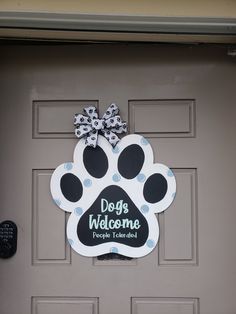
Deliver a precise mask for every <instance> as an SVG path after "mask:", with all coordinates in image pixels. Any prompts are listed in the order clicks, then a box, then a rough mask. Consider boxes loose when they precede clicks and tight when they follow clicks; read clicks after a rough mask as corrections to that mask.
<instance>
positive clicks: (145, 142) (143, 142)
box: [140, 137, 149, 145]
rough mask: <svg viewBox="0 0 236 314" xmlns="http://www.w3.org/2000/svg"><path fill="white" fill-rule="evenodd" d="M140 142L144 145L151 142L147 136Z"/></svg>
mask: <svg viewBox="0 0 236 314" xmlns="http://www.w3.org/2000/svg"><path fill="white" fill-rule="evenodd" d="M140 142H141V144H142V145H148V144H149V142H148V140H147V139H146V138H145V137H142V138H141V141H140Z"/></svg>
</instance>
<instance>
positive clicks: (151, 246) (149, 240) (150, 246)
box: [146, 239, 155, 248]
mask: <svg viewBox="0 0 236 314" xmlns="http://www.w3.org/2000/svg"><path fill="white" fill-rule="evenodd" d="M146 245H147V246H148V247H149V248H153V247H154V246H155V242H154V241H153V240H152V239H148V240H147V242H146Z"/></svg>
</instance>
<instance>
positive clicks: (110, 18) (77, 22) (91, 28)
mask: <svg viewBox="0 0 236 314" xmlns="http://www.w3.org/2000/svg"><path fill="white" fill-rule="evenodd" d="M27 31H28V34H30V33H32V34H31V38H34V36H35V38H41V39H43V38H44V36H45V39H46V38H48V37H50V36H49V34H50V32H51V33H56V34H57V35H59V36H56V34H55V35H54V36H55V39H58V40H59V39H60V34H61V39H66V38H68V40H69V39H70V38H71V37H74V39H75V40H76V36H71V34H75V33H76V34H77V35H78V38H77V39H78V40H79V39H80V36H79V34H83V36H82V37H83V38H82V40H86V34H87V39H88V40H90V39H91V34H97V39H98V40H99V38H100V37H101V40H106V38H108V39H109V38H110V39H111V40H112V38H113V35H114V36H115V35H117V34H120V36H119V38H120V40H122V35H123V38H124V40H127V39H126V37H127V34H130V35H131V34H133V35H134V37H135V38H136V37H137V35H138V38H141V40H142V38H143V40H142V41H152V37H154V38H153V39H155V36H156V40H154V41H158V40H160V41H161V38H162V37H163V39H165V38H167V39H168V38H169V41H171V38H175V37H176V35H182V36H183V40H182V41H185V39H186V38H190V40H191V38H192V39H193V41H198V39H197V38H202V37H203V38H205V37H206V36H208V37H209V42H212V40H213V39H214V38H215V39H216V42H217V38H221V39H223V38H225V39H226V42H231V43H235V42H236V19H232V18H231V19H227V18H200V17H199V18H198V17H191V18H190V17H154V16H127V15H125V16H123V15H91V14H63V13H35V12H0V37H1V38H12V37H14V36H15V38H23V39H24V38H27ZM14 34H15V35H14ZM33 34H35V35H33ZM38 34H41V37H40V36H38ZM66 34H67V36H68V37H66V36H65V35H66ZM99 34H103V36H100V37H99ZM104 34H106V36H104ZM154 35H155V36H154ZM160 35H161V36H160ZM37 36H38V37H37ZM145 36H146V38H147V40H145ZM28 37H29V36H28ZM95 37H96V36H95ZM114 38H115V39H114V40H119V39H116V36H115V37H114ZM184 38H185V39H184ZM210 38H211V40H210ZM51 39H53V35H52V38H51ZM71 39H73V38H71ZM128 40H129V39H128ZM137 40H138V39H137ZM180 41H181V38H180ZM213 41H214V40H213ZM206 42H207V40H206Z"/></svg>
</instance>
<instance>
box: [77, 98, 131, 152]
mask: <svg viewBox="0 0 236 314" xmlns="http://www.w3.org/2000/svg"><path fill="white" fill-rule="evenodd" d="M84 113H85V115H83V114H80V113H76V114H75V119H74V125H75V127H76V128H75V135H76V136H77V137H78V138H82V137H85V139H86V140H85V143H86V145H88V146H92V147H96V145H97V139H98V134H99V133H101V134H102V135H104V136H105V138H106V139H107V140H108V141H109V142H110V144H111V145H112V146H113V147H114V146H115V145H116V144H117V143H118V142H119V140H120V139H119V137H118V136H117V135H116V134H115V133H118V134H120V133H123V132H127V125H126V122H124V121H122V120H121V117H120V116H119V115H118V113H119V108H118V106H117V105H116V104H111V105H110V106H109V107H108V108H107V111H106V112H105V113H104V115H103V117H102V119H99V117H98V112H97V108H96V107H94V106H90V107H87V108H84Z"/></svg>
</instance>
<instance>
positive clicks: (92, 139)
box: [85, 130, 98, 148]
mask: <svg viewBox="0 0 236 314" xmlns="http://www.w3.org/2000/svg"><path fill="white" fill-rule="evenodd" d="M97 141H98V131H94V130H92V131H91V132H89V133H88V134H87V136H86V139H85V144H86V145H87V146H92V147H93V148H95V147H96V146H97Z"/></svg>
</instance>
